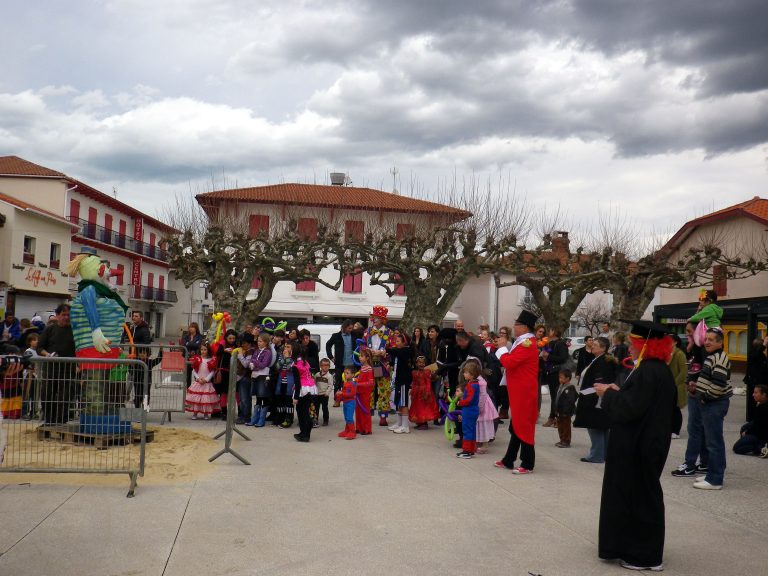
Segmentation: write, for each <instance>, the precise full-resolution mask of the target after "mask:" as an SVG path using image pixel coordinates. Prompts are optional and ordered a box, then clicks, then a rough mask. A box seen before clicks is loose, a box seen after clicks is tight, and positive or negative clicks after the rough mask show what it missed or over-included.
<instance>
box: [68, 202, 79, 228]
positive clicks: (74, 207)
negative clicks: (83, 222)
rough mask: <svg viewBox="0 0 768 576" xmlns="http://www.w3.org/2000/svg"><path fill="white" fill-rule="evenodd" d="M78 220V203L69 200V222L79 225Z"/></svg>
mask: <svg viewBox="0 0 768 576" xmlns="http://www.w3.org/2000/svg"><path fill="white" fill-rule="evenodd" d="M79 220H80V202H78V201H77V200H75V199H74V198H71V199H70V200H69V221H70V222H75V223H77V224H79V223H80V222H79Z"/></svg>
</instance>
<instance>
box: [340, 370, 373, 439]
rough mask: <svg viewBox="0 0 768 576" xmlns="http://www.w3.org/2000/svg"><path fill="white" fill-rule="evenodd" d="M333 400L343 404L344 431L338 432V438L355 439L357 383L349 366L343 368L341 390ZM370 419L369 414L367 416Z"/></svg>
mask: <svg viewBox="0 0 768 576" xmlns="http://www.w3.org/2000/svg"><path fill="white" fill-rule="evenodd" d="M335 400H336V401H337V402H343V403H344V407H343V410H344V430H342V431H341V432H339V434H338V436H339V438H346V439H347V440H354V439H355V435H356V434H355V409H356V407H357V382H356V381H355V376H354V371H353V370H352V367H351V366H347V367H345V368H344V374H343V375H342V384H341V389H340V390H339V391H338V392H336V397H335ZM369 417H370V414H369Z"/></svg>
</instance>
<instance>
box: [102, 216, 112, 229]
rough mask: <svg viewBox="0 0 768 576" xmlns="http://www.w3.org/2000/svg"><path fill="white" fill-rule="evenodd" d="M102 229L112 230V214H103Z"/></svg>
mask: <svg viewBox="0 0 768 576" xmlns="http://www.w3.org/2000/svg"><path fill="white" fill-rule="evenodd" d="M104 229H105V230H107V231H108V232H112V214H104Z"/></svg>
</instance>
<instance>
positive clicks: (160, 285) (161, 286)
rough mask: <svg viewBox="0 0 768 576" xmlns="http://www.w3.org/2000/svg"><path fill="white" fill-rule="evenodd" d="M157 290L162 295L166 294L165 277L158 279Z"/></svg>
mask: <svg viewBox="0 0 768 576" xmlns="http://www.w3.org/2000/svg"><path fill="white" fill-rule="evenodd" d="M157 288H158V289H159V290H160V292H161V293H162V292H165V276H162V275H161V276H158V277H157ZM161 297H162V296H161Z"/></svg>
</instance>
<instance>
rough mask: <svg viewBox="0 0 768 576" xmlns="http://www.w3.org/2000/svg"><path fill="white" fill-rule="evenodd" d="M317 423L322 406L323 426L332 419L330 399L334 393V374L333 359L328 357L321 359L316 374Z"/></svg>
mask: <svg viewBox="0 0 768 576" xmlns="http://www.w3.org/2000/svg"><path fill="white" fill-rule="evenodd" d="M315 386H317V396H315V425H317V423H318V422H317V421H318V420H319V418H320V408H322V409H323V426H328V420H329V419H330V416H329V413H328V399H329V398H330V397H331V394H332V393H333V374H332V373H331V361H330V360H328V358H323V359H322V360H320V371H319V372H317V373H316V374H315Z"/></svg>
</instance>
